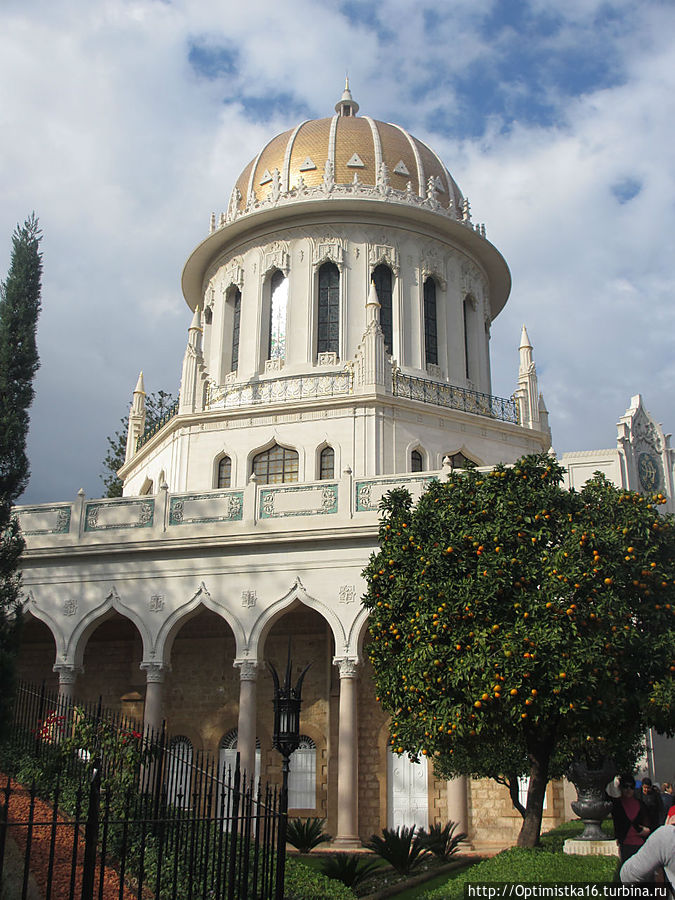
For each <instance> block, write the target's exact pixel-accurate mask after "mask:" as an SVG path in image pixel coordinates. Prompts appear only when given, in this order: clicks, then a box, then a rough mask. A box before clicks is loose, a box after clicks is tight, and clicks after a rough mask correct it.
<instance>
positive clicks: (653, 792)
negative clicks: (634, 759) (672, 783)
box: [638, 778, 666, 832]
mask: <svg viewBox="0 0 675 900" xmlns="http://www.w3.org/2000/svg"><path fill="white" fill-rule="evenodd" d="M638 799H639V800H642V802H643V803H644V805H645V806H646V807H647V813H648V814H649V831H650V832H652V831H656V829H657V828H658V827H659V825H663V823H664V822H665V819H666V817H665V816H664V815H663V807H662V805H661V792H660V791H659V789H658V788H655V787H654V785H653V784H652V780H651V778H643V779H642V796H641V797H638Z"/></svg>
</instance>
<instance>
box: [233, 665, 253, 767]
mask: <svg viewBox="0 0 675 900" xmlns="http://www.w3.org/2000/svg"><path fill="white" fill-rule="evenodd" d="M234 665H235V667H236V668H238V669H239V723H238V726H237V750H238V751H239V765H240V768H241V771H242V774H243V773H244V772H246V773H247V781H249V779H251V778H254V777H255V738H256V720H257V699H256V688H257V679H258V663H257V660H253V659H235V661H234Z"/></svg>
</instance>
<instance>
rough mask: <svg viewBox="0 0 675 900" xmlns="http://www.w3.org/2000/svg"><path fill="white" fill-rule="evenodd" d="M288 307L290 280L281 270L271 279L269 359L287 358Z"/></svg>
mask: <svg viewBox="0 0 675 900" xmlns="http://www.w3.org/2000/svg"><path fill="white" fill-rule="evenodd" d="M287 305H288V279H287V278H286V277H285V276H284V273H283V272H280V271H279V269H277V270H276V272H275V273H274V275H272V278H271V279H270V339H269V348H268V355H267V358H268V359H285V357H286V307H287Z"/></svg>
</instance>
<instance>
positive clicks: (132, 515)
mask: <svg viewBox="0 0 675 900" xmlns="http://www.w3.org/2000/svg"><path fill="white" fill-rule="evenodd" d="M154 514H155V501H154V499H145V498H144V499H143V500H108V501H106V500H94V501H91V502H89V503H87V504H85V510H84V516H85V518H84V530H85V531H109V530H112V529H118V530H121V529H129V528H152V523H153V518H154Z"/></svg>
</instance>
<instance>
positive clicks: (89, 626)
mask: <svg viewBox="0 0 675 900" xmlns="http://www.w3.org/2000/svg"><path fill="white" fill-rule="evenodd" d="M115 612H118V613H119V614H120V615H121V616H122V617H123V618H125V619H129V621H130V622H131V623H132V624H133V625H134V626H135V627H136V630H137V631H138V633H139V634H140V636H141V641H142V643H143V658H144V659H145V658H148V655H149V654H151V653H152V643H153V642H152V635H151V633H150V630H149V629H148V627H147V625H146V624H145V622H144V621H143V619H142V618H141V616H139V614H138V613H137V612H136V610H134V609H133V608H132V607H130V606H127V605H126V604H125V603H124V602H123V601H122V599H121V598H120V595H119V594H118V593H117V588H116V587H115V585H112V587H111V589H110V590H109V591H108V593H107V594H106V597H105V599H104V600H103V602H102V603H99V605H98V606H95V607H94V608H93V609H91V610H89V612H87V613H85V615H84V616H82V618H81V619H79V620H78V622H77V624H76V626H75V628H74V629H73V631H72V633H71V635H70V637H69V638H68V640H67V642H66V646H65V651H64V654H63V659H62V660H59V662H64V663H65V662H68V663H69V664H70V665H76V666H81V665H82V661H83V659H84V651H85V649H86V646H87V643H88V641H89V638H90V637H91V635H92V634H93V633H94V631H96V629H97V628H98V626H99V625H101V624H102V623H103V622H105V621H107V620H108V619H110V618H111V617H112V615H113V613H115Z"/></svg>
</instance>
